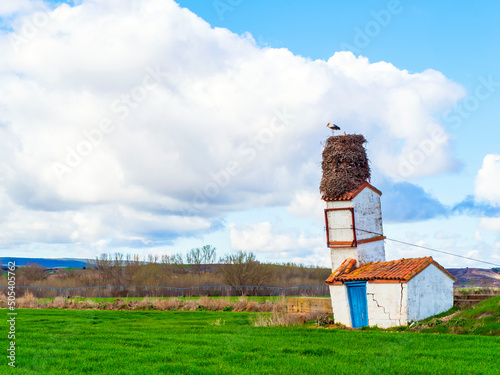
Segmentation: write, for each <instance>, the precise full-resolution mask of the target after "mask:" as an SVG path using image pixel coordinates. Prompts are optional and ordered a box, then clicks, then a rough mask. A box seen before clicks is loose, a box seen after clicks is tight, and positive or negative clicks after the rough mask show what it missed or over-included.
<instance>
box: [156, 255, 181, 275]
mask: <svg viewBox="0 0 500 375" xmlns="http://www.w3.org/2000/svg"><path fill="white" fill-rule="evenodd" d="M161 263H162V264H163V269H164V270H165V271H167V272H168V273H176V274H180V273H185V272H186V269H185V268H184V261H183V259H182V254H180V253H177V254H174V255H162V256H161Z"/></svg>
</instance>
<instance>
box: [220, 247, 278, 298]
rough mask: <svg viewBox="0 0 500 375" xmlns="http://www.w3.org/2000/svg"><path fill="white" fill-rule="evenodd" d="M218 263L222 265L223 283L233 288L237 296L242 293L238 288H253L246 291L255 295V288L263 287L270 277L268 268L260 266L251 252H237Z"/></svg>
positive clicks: (263, 265)
mask: <svg viewBox="0 0 500 375" xmlns="http://www.w3.org/2000/svg"><path fill="white" fill-rule="evenodd" d="M220 261H221V263H223V264H222V265H221V267H220V272H221V274H222V277H223V279H224V281H225V282H226V283H227V284H228V285H231V286H233V287H234V289H235V290H236V292H237V293H239V294H242V293H243V288H241V287H240V286H250V287H254V288H246V289H247V290H250V291H251V293H252V294H255V292H256V289H257V288H255V287H258V286H263V285H264V283H266V282H267V281H268V280H269V279H270V277H271V272H270V268H269V267H267V265H265V264H260V262H258V261H257V257H256V256H255V254H254V253H252V252H250V253H247V252H244V251H238V252H237V253H235V254H227V255H225V256H224V257H222V258H221V259H220Z"/></svg>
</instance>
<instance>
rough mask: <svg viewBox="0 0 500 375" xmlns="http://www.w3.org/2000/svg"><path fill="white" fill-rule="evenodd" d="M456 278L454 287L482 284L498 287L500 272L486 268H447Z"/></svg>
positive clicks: (499, 284) (499, 286)
mask: <svg viewBox="0 0 500 375" xmlns="http://www.w3.org/2000/svg"><path fill="white" fill-rule="evenodd" d="M446 270H447V271H448V272H449V273H451V274H452V275H453V276H455V277H456V278H457V282H456V283H455V287H457V286H458V287H467V286H484V287H496V288H500V273H497V272H495V271H493V270H491V269H486V268H447V269H446Z"/></svg>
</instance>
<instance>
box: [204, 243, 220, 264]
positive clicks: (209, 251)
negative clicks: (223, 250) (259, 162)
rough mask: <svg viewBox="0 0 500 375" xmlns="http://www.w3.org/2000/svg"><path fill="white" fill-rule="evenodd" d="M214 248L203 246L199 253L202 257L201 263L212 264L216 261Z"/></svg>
mask: <svg viewBox="0 0 500 375" xmlns="http://www.w3.org/2000/svg"><path fill="white" fill-rule="evenodd" d="M216 250H217V249H216V248H215V247H213V246H210V245H205V246H203V247H202V248H201V253H202V256H203V263H205V264H213V263H215V260H216V259H217V253H216Z"/></svg>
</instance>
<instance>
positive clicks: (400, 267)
mask: <svg viewBox="0 0 500 375" xmlns="http://www.w3.org/2000/svg"><path fill="white" fill-rule="evenodd" d="M353 260H354V259H346V260H345V261H344V262H343V263H342V265H341V266H340V267H339V268H337V269H336V270H335V272H333V273H332V274H331V275H330V277H329V278H328V279H327V280H326V283H327V284H333V283H334V282H346V281H364V280H366V281H374V280H386V281H388V282H389V280H393V281H396V282H403V283H406V282H408V281H409V280H410V279H412V278H413V277H414V276H416V275H417V274H419V273H420V272H422V271H423V270H424V269H426V268H427V267H428V266H429V265H431V264H434V265H435V266H436V267H438V268H439V269H440V270H441V271H443V272H444V273H445V274H446V275H448V276H449V277H450V278H452V279H453V280H454V281H456V278H455V277H453V275H451V274H450V273H449V272H448V271H446V270H445V269H444V268H443V267H442V266H441V265H439V264H438V263H437V262H436V261H435V260H434V259H432V257H425V258H410V259H398V260H390V261H388V262H372V263H365V264H362V265H361V266H359V267H358V268H356V269H353V270H351V268H349V267H348V265H349V264H351V262H352V261H353ZM346 262H347V264H346ZM354 262H355V261H354Z"/></svg>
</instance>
